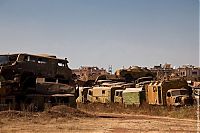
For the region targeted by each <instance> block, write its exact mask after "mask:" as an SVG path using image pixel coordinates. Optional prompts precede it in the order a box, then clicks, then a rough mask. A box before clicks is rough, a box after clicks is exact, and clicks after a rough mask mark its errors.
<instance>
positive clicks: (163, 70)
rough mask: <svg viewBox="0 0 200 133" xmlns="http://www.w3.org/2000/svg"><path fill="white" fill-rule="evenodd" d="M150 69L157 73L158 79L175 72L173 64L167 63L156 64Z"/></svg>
mask: <svg viewBox="0 0 200 133" xmlns="http://www.w3.org/2000/svg"><path fill="white" fill-rule="evenodd" d="M150 70H151V72H153V73H156V77H157V79H167V78H169V77H170V76H171V75H172V73H173V72H174V69H173V68H172V66H171V64H167V63H166V64H164V65H162V64H160V65H159V66H154V67H153V68H150Z"/></svg>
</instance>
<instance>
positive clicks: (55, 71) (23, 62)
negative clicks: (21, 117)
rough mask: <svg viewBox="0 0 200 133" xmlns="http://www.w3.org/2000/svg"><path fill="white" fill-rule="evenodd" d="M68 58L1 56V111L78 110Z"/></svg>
mask: <svg viewBox="0 0 200 133" xmlns="http://www.w3.org/2000/svg"><path fill="white" fill-rule="evenodd" d="M67 63H68V61H67V59H58V58H56V56H51V55H31V54H24V53H20V54H5V55H0V110H7V109H18V110H23V109H27V110H34V111H39V110H43V109H44V108H45V107H49V106H53V105H58V104H66V105H69V106H71V107H76V92H75V84H74V82H73V80H72V71H71V69H70V68H69V67H68V65H67Z"/></svg>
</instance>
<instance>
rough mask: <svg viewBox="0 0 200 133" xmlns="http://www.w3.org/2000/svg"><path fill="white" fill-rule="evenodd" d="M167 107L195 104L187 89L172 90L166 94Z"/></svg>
mask: <svg viewBox="0 0 200 133" xmlns="http://www.w3.org/2000/svg"><path fill="white" fill-rule="evenodd" d="M166 101H167V106H184V105H191V103H193V98H192V96H190V95H189V91H188V90H187V89H184V88H181V89H170V90H168V91H167V94H166Z"/></svg>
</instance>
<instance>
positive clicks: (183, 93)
mask: <svg viewBox="0 0 200 133" xmlns="http://www.w3.org/2000/svg"><path fill="white" fill-rule="evenodd" d="M177 95H188V91H187V90H174V91H172V96H177Z"/></svg>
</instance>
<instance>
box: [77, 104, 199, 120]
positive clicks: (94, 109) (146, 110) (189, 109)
mask: <svg viewBox="0 0 200 133" xmlns="http://www.w3.org/2000/svg"><path fill="white" fill-rule="evenodd" d="M78 108H79V109H80V110H83V111H85V112H91V113H120V114H136V115H151V116H166V117H172V118H180V119H196V118H197V117H196V114H197V112H196V111H197V109H196V106H184V107H165V106H153V105H143V106H140V107H136V106H131V107H127V108H125V107H123V106H122V105H118V104H99V103H95V104H92V103H89V104H78Z"/></svg>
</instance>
